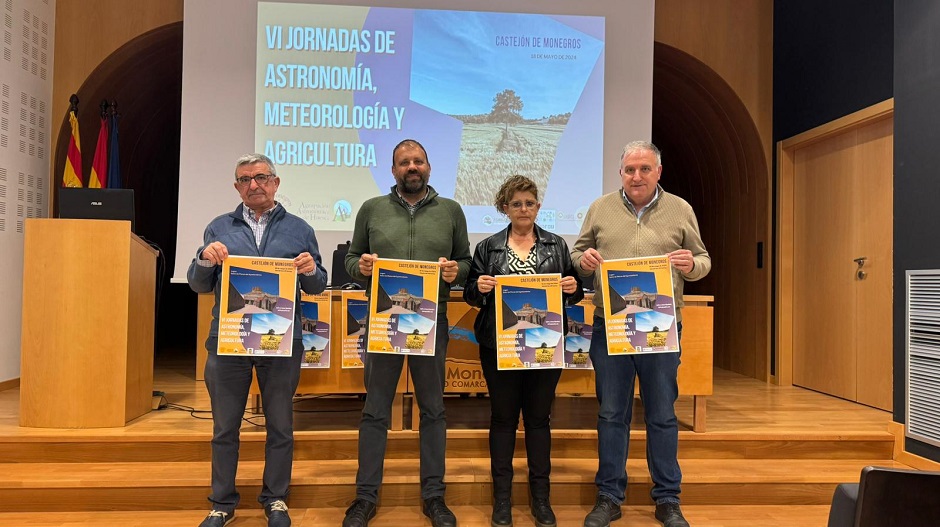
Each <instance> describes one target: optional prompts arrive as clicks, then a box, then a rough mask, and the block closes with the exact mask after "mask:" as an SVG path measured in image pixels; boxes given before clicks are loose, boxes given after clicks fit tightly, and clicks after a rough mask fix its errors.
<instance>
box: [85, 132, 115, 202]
mask: <svg viewBox="0 0 940 527" xmlns="http://www.w3.org/2000/svg"><path fill="white" fill-rule="evenodd" d="M109 135H110V133H109V132H108V118H107V117H106V116H103V117H102V118H101V128H100V129H99V130H98V144H97V145H95V158H94V159H93V160H92V162H91V177H90V178H89V179H88V186H89V188H106V187H107V186H108V136H109Z"/></svg>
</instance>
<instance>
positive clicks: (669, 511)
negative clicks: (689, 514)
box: [656, 503, 689, 527]
mask: <svg viewBox="0 0 940 527" xmlns="http://www.w3.org/2000/svg"><path fill="white" fill-rule="evenodd" d="M656 519H657V520H659V521H661V522H663V527H689V522H687V521H685V517H684V516H682V509H680V508H679V504H678V503H660V504H657V505H656Z"/></svg>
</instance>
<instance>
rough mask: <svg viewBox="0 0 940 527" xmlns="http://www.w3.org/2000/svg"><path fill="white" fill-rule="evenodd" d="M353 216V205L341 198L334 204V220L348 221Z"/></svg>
mask: <svg viewBox="0 0 940 527" xmlns="http://www.w3.org/2000/svg"><path fill="white" fill-rule="evenodd" d="M351 218H352V205H350V204H349V202H348V201H346V200H344V199H341V200H339V201H337V202H336V203H334V204H333V221H348V220H349V219H351Z"/></svg>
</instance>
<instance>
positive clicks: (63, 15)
mask: <svg viewBox="0 0 940 527" xmlns="http://www.w3.org/2000/svg"><path fill="white" fill-rule="evenodd" d="M182 20H183V0H134V1H133V2H128V1H126V0H94V1H88V0H58V1H57V2H56V27H55V51H54V63H53V80H52V114H51V115H52V130H53V134H51V137H50V141H51V142H54V141H55V140H56V133H55V132H56V131H57V130H58V127H59V124H60V123H61V122H62V120H64V119H65V118H66V115H65V114H66V111H68V107H69V96H70V95H72V94H73V93H75V92H77V91H78V89H79V88H80V87H81V86H82V84H83V83H84V82H85V79H87V78H88V76H89V74H91V72H92V71H94V70H95V68H97V67H98V65H99V64H101V61H103V60H104V59H105V58H107V57H108V55H110V54H111V53H113V52H114V50H116V49H118V48H120V47H121V46H123V45H124V44H126V43H127V42H128V41H130V40H132V39H134V38H135V37H138V36H140V35H142V34H144V33H146V32H147V31H150V30H152V29H155V28H158V27H160V26H163V25H166V24H170V23H172V22H180V21H182ZM99 102H100V101H81V102H80V105H81V107H85V106H89V105H90V106H92V107H97V106H98V103H99ZM97 134H98V129H97V128H94V129H90V128H89V127H85V128H84V129H82V130H81V135H82V144H83V145H93V144H94V139H95V138H96V137H97ZM54 148H55V144H54V143H53V144H50V150H53V149H54ZM85 148H86V149H87V148H90V147H85ZM86 155H88V156H89V159H91V156H92V152H90V151H89V152H88V153H87V154H86ZM51 170H54V168H51ZM50 181H52V178H50ZM50 186H51V185H50ZM50 203H51V201H50Z"/></svg>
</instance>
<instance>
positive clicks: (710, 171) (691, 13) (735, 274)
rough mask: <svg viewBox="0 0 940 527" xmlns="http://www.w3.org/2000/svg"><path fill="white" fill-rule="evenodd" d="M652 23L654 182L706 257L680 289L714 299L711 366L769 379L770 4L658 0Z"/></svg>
mask: <svg viewBox="0 0 940 527" xmlns="http://www.w3.org/2000/svg"><path fill="white" fill-rule="evenodd" d="M655 20H656V21H655V24H656V27H655V38H656V42H657V47H656V52H655V61H654V62H655V66H654V79H653V83H654V89H653V135H654V141H656V142H657V143H658V144H659V146H660V147H662V148H663V150H664V159H663V164H664V171H663V173H664V182H663V185H664V186H665V187H666V188H667V190H671V191H674V192H677V193H679V194H680V195H681V196H683V197H686V199H688V200H689V202H690V203H691V204H692V206H693V208H695V210H696V214H697V216H698V218H699V224H700V227H701V230H702V235H703V239H705V242H706V246H707V247H708V249H709V252H710V253H711V255H712V263H713V267H712V272H711V274H710V275H709V276H708V277H706V278H705V279H704V280H702V282H700V283H693V284H687V292H689V293H692V294H709V295H714V296H715V366H717V367H721V368H724V369H729V370H731V371H734V372H737V373H741V374H743V375H748V376H751V377H755V378H758V379H769V378H770V361H769V355H770V335H771V328H770V320H771V316H770V311H771V310H770V298H771V294H770V293H771V280H770V277H771V272H772V268H771V267H772V265H771V262H773V251H772V230H771V229H772V227H771V225H772V218H771V210H772V208H771V203H772V200H771V189H772V185H771V173H772V170H771V162H770V160H771V159H772V137H773V129H772V115H773V106H772V104H773V97H772V91H773V78H772V76H773V38H772V35H773V2H771V1H768V0H765V1H746V2H745V1H734V0H714V1H708V2H693V1H688V0H657V2H656V19H655ZM667 51H668V53H667ZM683 54H684V55H686V57H687V58H683V57H682V56H681V55H683ZM691 62H694V63H696V64H692V63H691ZM702 70H706V71H702ZM738 107H740V108H743V110H740V111H739V110H738ZM754 150H756V151H757V152H755V151H754ZM666 177H668V178H669V179H668V181H667V180H666ZM758 243H763V252H762V256H763V268H758V267H757V262H756V259H757V253H758Z"/></svg>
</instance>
